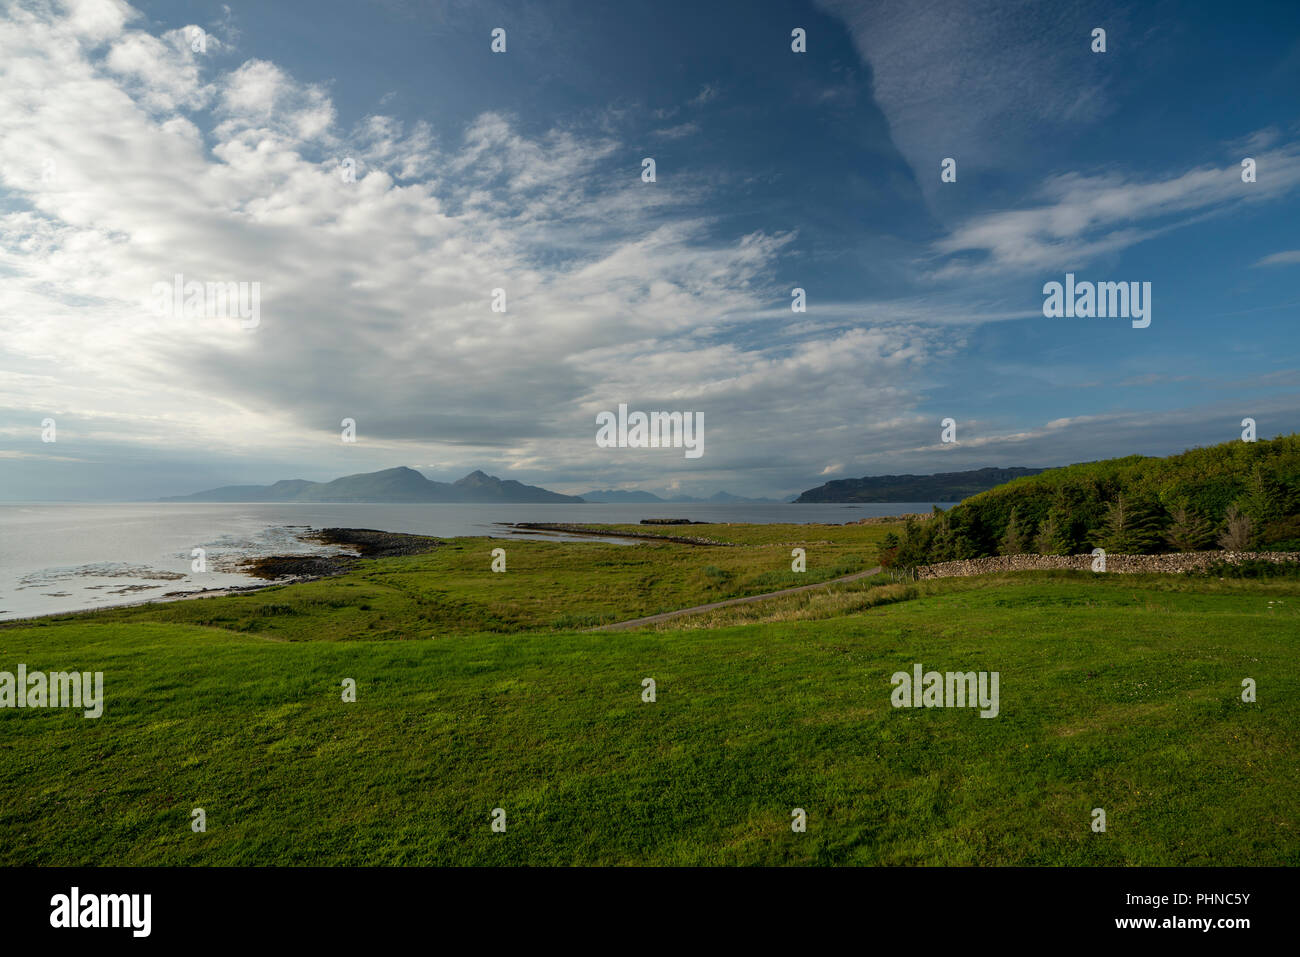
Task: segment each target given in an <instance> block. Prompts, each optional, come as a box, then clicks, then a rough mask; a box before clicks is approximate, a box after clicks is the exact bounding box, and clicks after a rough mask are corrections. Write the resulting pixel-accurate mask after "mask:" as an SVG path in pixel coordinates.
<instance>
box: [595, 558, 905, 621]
mask: <svg viewBox="0 0 1300 957" xmlns="http://www.w3.org/2000/svg"><path fill="white" fill-rule="evenodd" d="M880 570H881V569H880V566H876V567H875V568H869V569H867V570H866V571H865V572H854V573H853V574H852V575H845V576H844V577H843V578H832V579H831V580H830V581H826V582H817V583H816V584H813V585H798V586H796V587H794V588H782V589H781V590H780V591H770V592H767V593H766V594H763V595H747V596H746V597H744V598H728V599H727V600H726V601H715V602H710V603H709V604H707V605H696V606H695V607H694V608H682V609H680V610H679V611H665V612H661V613H660V614H658V615H650V616H648V617H646V618H633V619H632V620H631V621H616V622H614V623H613V624H612V625H601V626H599V627H597V628H591V629H589V630H590V631H622V630H623V629H624V628H637V627H640V626H641V625H653V624H654V623H655V622H658V621H667V620H668V619H670V618H680V617H681V616H682V615H694V614H696V613H697V612H701V611H713V609H715V608H726V607H728V606H729V605H745V604H748V603H749V602H751V601H763V600H764V599H767V598H781V597H782V596H784V595H795V594H798V593H799V592H801V591H812V590H813V589H814V588H827V587H829V586H831V585H842V584H844V583H845V582H851V581H857V580H858V579H859V578H870V577H871V576H872V575H876V574H878V573H879V572H880Z"/></svg>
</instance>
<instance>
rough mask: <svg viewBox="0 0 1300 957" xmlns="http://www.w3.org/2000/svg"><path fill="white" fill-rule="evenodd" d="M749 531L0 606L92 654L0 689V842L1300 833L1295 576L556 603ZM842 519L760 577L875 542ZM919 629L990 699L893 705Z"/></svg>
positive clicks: (1057, 859) (1159, 846)
mask: <svg viewBox="0 0 1300 957" xmlns="http://www.w3.org/2000/svg"><path fill="white" fill-rule="evenodd" d="M695 528H698V527H695ZM867 528H868V531H867V532H866V533H865V535H871V534H874V533H876V532H877V531H879V532H880V533H881V534H883V530H880V529H879V527H875V528H872V527H867ZM774 531H775V530H772V529H768V530H767V531H766V533H765V534H766V535H767V536H769V537H768V538H767V539H765V540H764V543H759V542H755V543H753V544H750V545H746V547H745V548H700V547H691V546H670V545H650V546H637V547H624V546H613V545H606V544H602V543H591V544H588V543H575V544H557V543H532V542H515V543H510V544H509V545H508V546H507V550H508V556H509V559H508V560H509V571H508V572H507V573H506V574H504V575H493V574H492V573H490V572H489V571H488V564H489V561H490V558H489V555H488V549H489V548H490V547H492V545H491V544H490V543H486V542H483V541H478V540H462V541H460V542H458V543H456V544H455V545H453V546H452V547H449V548H447V549H445V550H442V551H440V552H437V553H434V554H433V555H430V556H420V557H418V558H402V559H390V560H383V561H378V562H373V563H367V564H366V565H365V566H364V567H363V568H361V569H359V570H358V571H357V572H355V573H353V574H351V575H349V576H347V577H345V578H343V579H335V580H330V581H323V582H315V583H308V584H304V585H297V586H289V587H284V588H278V589H273V590H269V591H267V592H262V593H258V594H256V595H247V596H242V597H237V598H224V599H220V598H211V599H203V600H199V601H191V602H184V603H176V604H172V605H157V606H144V607H140V608H134V609H121V610H116V611H105V612H99V613H96V614H94V615H87V616H75V617H70V618H65V619H59V620H46V621H42V622H40V623H33V624H24V625H18V626H11V627H7V628H0V669H7V670H13V669H14V667H15V666H16V664H17V663H18V662H24V663H26V664H27V665H28V667H29V668H30V669H45V670H63V669H66V668H72V667H75V668H78V669H83V670H84V669H88V670H102V671H104V672H105V692H106V698H107V703H106V706H105V713H104V716H103V717H102V718H100V719H98V720H87V719H83V718H81V717H80V716H79V714H73V713H69V712H67V711H55V710H46V711H38V710H22V711H16V710H14V711H10V710H6V711H4V712H0V752H2V753H3V754H4V759H3V761H0V863H3V864H8V865H12V864H107V863H111V864H271V863H275V864H353V863H365V864H434V863H436V864H642V863H645V864H994V865H1001V864H1161V865H1169V864H1297V863H1300V836H1298V832H1300V810H1298V809H1297V802H1296V801H1295V795H1296V794H1297V793H1300V748H1298V747H1297V741H1300V717H1298V714H1297V709H1296V703H1297V701H1298V700H1300V675H1298V674H1297V668H1296V665H1295V662H1296V657H1297V655H1296V653H1297V646H1298V642H1300V583H1297V582H1295V581H1268V582H1262V581H1226V582H1218V581H1206V580H1199V581H1197V580H1192V579H1186V578H1176V577H1158V576H1134V577H1128V576H1125V577H1120V576H1111V577H1105V576H1093V575H1090V574H1084V573H1068V574H1038V573H1022V574H1018V575H1008V576H1000V577H990V578H986V579H964V580H963V579H945V580H940V581H937V582H920V583H909V584H908V585H906V586H902V585H896V586H881V585H875V586H864V587H863V589H862V590H861V591H862V594H863V595H865V594H868V593H869V592H870V591H871V590H872V588H874V589H875V590H876V591H879V590H880V589H881V588H882V587H883V588H891V587H892V588H895V589H904V588H911V589H913V591H912V594H911V595H904V596H901V597H897V598H896V599H895V600H891V601H890V602H885V603H878V604H875V605H874V606H866V607H864V608H863V609H862V610H859V611H855V612H849V613H845V612H844V610H843V609H842V608H834V607H830V605H827V606H826V607H823V608H822V612H824V613H825V614H824V615H822V616H821V617H818V616H817V615H814V616H813V617H811V618H810V619H809V620H787V619H788V618H789V615H788V610H784V611H783V610H782V609H781V608H780V607H777V606H773V608H769V610H768V612H765V614H768V615H769V617H770V618H771V619H772V620H764V621H758V622H757V623H754V624H749V625H743V626H728V627H717V628H711V629H699V628H689V627H687V628H676V629H667V630H658V631H651V630H641V631H635V632H621V633H595V634H593V633H579V632H577V631H575V630H573V626H572V625H566V624H565V621H567V620H570V619H572V620H581V621H582V622H583V623H587V622H591V623H594V622H596V621H602V620H613V619H615V618H629V617H636V616H638V615H643V614H651V613H653V612H654V611H656V610H664V606H673V607H680V606H682V605H688V604H693V603H695V602H696V601H697V600H699V601H710V600H716V599H717V598H718V597H727V596H728V595H730V594H732V593H735V592H737V591H742V590H743V589H745V588H748V587H750V586H752V585H754V583H755V582H757V581H761V580H763V579H762V576H766V575H776V576H778V577H779V576H780V575H781V574H782V572H781V568H780V567H779V566H778V565H777V559H779V558H781V557H782V555H784V556H785V557H784V559H783V561H784V568H785V569H786V570H787V572H788V567H789V559H788V555H789V549H788V548H786V547H785V544H784V543H785V542H787V541H791V540H795V539H794V538H793V537H792V538H790V539H786V538H775V537H772V536H773V534H774ZM802 531H803V537H804V538H806V539H813V538H814V537H815V536H814V534H812V533H810V531H809V530H808V529H806V528H804V529H803V530H802ZM865 535H864V538H861V539H858V540H856V541H847V542H841V543H840V544H839V545H838V546H831V547H827V546H817V547H815V548H810V550H809V575H808V576H807V577H804V576H791V577H793V578H798V579H800V580H799V581H796V582H795V583H806V582H807V581H809V580H812V577H811V576H812V575H813V574H814V566H815V565H816V567H817V568H818V569H819V570H820V571H819V573H823V574H824V576H825V577H830V575H829V572H830V570H831V568H832V567H834V566H836V565H839V564H842V563H846V562H849V561H850V560H856V561H857V563H858V564H863V563H865V562H869V561H871V559H872V558H873V557H874V555H873V554H872V553H871V549H872V546H871V543H870V541H869V540H868V539H867V538H866V537H865ZM760 537H761V536H760ZM827 540H830V539H829V537H828V539H827ZM778 543H779V544H778ZM832 547H838V548H840V549H842V551H839V552H835V551H831V550H830V548H832ZM822 548H827V550H828V553H827V554H826V555H825V556H821V555H820V551H819V550H820V549H822ZM781 549H784V552H782V551H781ZM853 556H856V558H855V559H854V558H853ZM819 561H820V564H818V562H819ZM710 567H712V568H715V569H718V570H719V571H722V572H727V573H730V575H731V577H730V578H728V579H727V580H726V581H725V582H723V583H721V584H717V583H714V582H713V580H712V579H713V578H714V577H716V576H712V575H710V574H708V573H707V569H708V568H710ZM866 567H869V565H868V566H866ZM777 587H779V585H778V586H777ZM837 587H838V586H837ZM816 600H819V601H824V602H831V603H833V601H834V599H833V596H830V595H825V596H821V597H820V598H818V599H816ZM1270 602H1272V604H1270ZM770 605H773V603H772V602H760V603H756V604H755V605H753V606H745V607H746V608H763V607H764V606H770ZM366 606H369V607H366ZM432 636H436V637H432ZM386 639H401V640H386ZM914 662H921V663H923V664H924V665H925V666H926V668H927V669H930V668H933V669H935V670H940V671H944V670H963V671H965V670H977V671H979V670H989V671H998V672H1000V674H1001V714H1000V716H999V717H998V718H996V719H992V720H989V719H981V718H980V717H979V716H978V714H977V713H976V712H975V711H974V710H971V709H960V710H959V709H952V710H943V709H915V710H912V709H906V710H904V709H894V708H892V707H891V706H890V702H889V696H890V691H891V687H890V684H889V678H890V675H891V674H892V673H893V672H895V671H899V670H909V669H910V667H911V665H912V664H913V663H914ZM645 677H653V678H654V679H655V680H656V682H657V692H658V700H657V701H656V702H655V703H653V704H646V703H643V702H642V701H641V691H642V687H641V681H642V679H643V678H645ZM1245 677H1250V678H1254V679H1255V680H1256V682H1257V683H1258V688H1259V700H1258V702H1257V703H1255V704H1245V703H1243V702H1242V701H1241V700H1240V691H1241V687H1240V686H1241V680H1242V679H1243V678H1245ZM344 678H353V679H355V680H356V682H357V685H358V695H359V697H358V701H357V702H356V703H355V704H345V703H343V702H342V701H341V700H340V684H341V682H342V680H343V679H344ZM195 807H202V808H204V809H205V811H206V812H207V817H208V831H207V833H204V834H195V833H192V832H191V830H190V827H189V824H190V811H191V809H192V808H195ZM495 807H503V808H505V809H506V813H507V823H508V829H507V831H506V833H504V834H494V833H492V832H491V830H490V828H489V821H490V815H491V811H492V809H493V808H495ZM794 807H802V808H805V809H806V810H807V812H808V819H809V825H808V832H807V833H806V834H794V833H792V832H791V830H790V827H789V821H790V812H791V809H792V808H794ZM1094 807H1102V808H1105V810H1106V813H1107V818H1108V820H1107V824H1108V829H1107V832H1106V833H1105V834H1094V833H1092V832H1091V830H1090V828H1089V823H1090V820H1091V817H1090V813H1091V810H1092V808H1094Z"/></svg>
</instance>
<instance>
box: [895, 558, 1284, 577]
mask: <svg viewBox="0 0 1300 957" xmlns="http://www.w3.org/2000/svg"><path fill="white" fill-rule="evenodd" d="M1255 561H1259V562H1300V552H1175V553H1173V554H1170V555H1107V556H1106V572H1107V573H1108V574H1120V575H1125V574H1127V575H1132V574H1137V573H1142V572H1187V571H1193V570H1198V571H1199V570H1200V569H1203V568H1206V567H1207V566H1209V565H1212V564H1214V563H1215V562H1230V563H1231V564H1233V565H1240V564H1241V563H1242V562H1255ZM1092 563H1093V557H1092V556H1091V555H993V556H990V557H988V558H971V559H967V560H966V561H960V562H940V563H939V564H937V565H922V566H920V567H919V568H917V570H916V577H917V578H918V579H920V578H959V577H964V576H967V575H985V574H988V573H989V572H1016V571H1046V570H1049V569H1056V568H1066V569H1075V570H1077V571H1084V572H1086V571H1091V570H1092Z"/></svg>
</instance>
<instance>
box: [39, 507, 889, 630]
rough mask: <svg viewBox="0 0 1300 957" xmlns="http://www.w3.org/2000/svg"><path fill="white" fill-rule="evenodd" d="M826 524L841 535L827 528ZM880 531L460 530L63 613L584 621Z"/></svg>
mask: <svg viewBox="0 0 1300 957" xmlns="http://www.w3.org/2000/svg"><path fill="white" fill-rule="evenodd" d="M700 527H702V528H708V529H715V528H718V529H738V528H741V526H700ZM746 527H753V526H746ZM764 528H767V527H764ZM827 528H830V529H832V530H834V531H836V532H838V533H839V536H838V537H839V540H838V541H832V540H830V539H829V538H826V537H825V532H824V530H825V529H827ZM801 529H802V531H803V537H802V538H798V537H794V536H796V534H797V533H798V532H799V531H800V530H801ZM810 529H811V532H810ZM883 534H884V532H883V531H881V527H880V526H871V527H865V530H864V531H861V532H858V533H857V534H856V535H851V534H846V533H844V532H842V531H840V530H839V527H838V526H829V527H828V526H807V527H805V526H797V525H796V526H791V525H782V526H772V527H771V528H770V529H769V530H767V531H765V532H764V533H762V534H761V535H757V536H755V537H756V538H757V539H759V541H757V542H755V543H754V544H752V545H749V546H747V547H744V548H735V547H727V548H724V547H709V546H686V545H675V544H671V543H658V542H645V543H641V544H637V545H631V546H629V545H616V544H612V543H608V542H600V541H594V542H536V541H525V540H520V541H514V542H506V543H503V542H501V541H500V540H499V539H487V538H462V539H453V540H451V541H449V542H448V543H447V544H445V545H442V546H440V547H438V548H437V549H435V550H434V551H432V552H430V553H428V554H425V555H416V556H410V557H404V558H389V559H382V560H375V561H367V562H362V563H361V565H360V566H359V568H358V569H357V571H356V572H354V573H352V574H350V575H348V576H346V577H344V578H334V579H326V580H322V581H316V582H307V583H303V584H300V585H292V586H283V587H275V588H269V589H265V590H262V591H258V592H252V593H247V594H242V595H233V596H227V597H211V598H199V599H195V600H192V601H184V602H165V603H158V604H154V605H147V606H142V607H136V608H125V609H105V610H103V611H97V612H94V613H93V614H89V615H84V614H83V615H72V616H62V618H61V620H69V619H76V618H80V619H84V620H93V621H97V622H107V621H131V622H142V621H152V622H160V623H162V622H165V623H169V624H177V625H181V624H191V625H205V626H212V627H218V628H222V629H225V630H230V631H239V632H248V633H253V634H259V635H262V636H264V637H267V638H276V639H281V640H284V641H323V640H329V641H373V640H387V639H415V638H428V637H431V636H445V635H449V634H473V633H478V632H484V631H490V632H502V633H510V632H519V631H534V630H537V629H547V628H566V629H582V628H588V627H592V626H595V625H600V624H607V623H609V622H616V621H624V620H627V619H630V618H640V617H644V616H646V615H654V614H658V613H659V612H664V611H675V610H676V609H679V608H687V607H690V606H693V605H701V604H705V603H707V602H713V601H720V600H723V599H727V598H736V597H741V596H745V595H757V594H762V593H764V592H768V591H776V590H778V589H781V588H789V587H791V586H794V585H807V584H811V583H814V582H819V581H825V580H828V579H831V578H837V577H842V576H844V575H849V574H852V573H854V572H857V571H864V570H866V569H869V568H872V567H874V566H875V565H876V564H877V556H876V549H877V545H878V543H879V540H880V538H881V537H882V536H883ZM764 536H766V538H764ZM787 542H793V543H794V544H784V543H787ZM777 543H781V544H777ZM796 545H797V546H801V547H804V548H805V550H806V552H807V570H806V571H804V572H801V573H796V572H792V571H791V570H790V564H791V557H790V552H791V549H792V548H793V547H795V546H796ZM496 547H504V548H505V549H506V571H505V573H502V574H494V573H492V572H490V570H489V569H490V565H491V551H492V549H493V548H496Z"/></svg>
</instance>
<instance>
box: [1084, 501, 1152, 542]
mask: <svg viewBox="0 0 1300 957" xmlns="http://www.w3.org/2000/svg"><path fill="white" fill-rule="evenodd" d="M1094 537H1096V539H1097V540H1098V542H1099V543H1100V545H1101V547H1102V548H1104V549H1106V551H1108V552H1111V553H1113V554H1116V555H1147V554H1150V553H1152V552H1155V551H1157V550H1158V549H1159V547H1160V543H1161V540H1162V537H1161V534H1160V516H1159V514H1158V513H1157V511H1156V509H1155V507H1154V506H1152V505H1151V504H1150V503H1149V502H1145V501H1142V500H1139V499H1135V498H1133V497H1132V496H1130V495H1125V494H1124V493H1123V492H1121V493H1120V494H1119V495H1118V496H1116V498H1115V501H1113V502H1111V503H1110V504H1109V505H1108V506H1107V507H1106V517H1105V518H1104V519H1102V523H1101V527H1100V528H1099V529H1098V530H1097V531H1096V532H1094Z"/></svg>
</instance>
